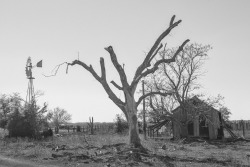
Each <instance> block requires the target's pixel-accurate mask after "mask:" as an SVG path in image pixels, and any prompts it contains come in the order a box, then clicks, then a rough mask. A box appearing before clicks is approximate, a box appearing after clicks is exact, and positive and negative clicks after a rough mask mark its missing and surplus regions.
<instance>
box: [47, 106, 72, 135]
mask: <svg viewBox="0 0 250 167" xmlns="http://www.w3.org/2000/svg"><path fill="white" fill-rule="evenodd" d="M50 116H51V122H52V124H53V125H54V126H55V128H56V132H55V133H59V127H60V124H64V123H67V122H69V121H70V120H71V115H70V114H69V113H68V112H67V111H66V110H64V109H61V108H59V107H57V108H55V109H54V110H53V111H52V112H50Z"/></svg>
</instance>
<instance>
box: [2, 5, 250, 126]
mask: <svg viewBox="0 0 250 167" xmlns="http://www.w3.org/2000/svg"><path fill="white" fill-rule="evenodd" d="M249 7H250V1H248V0H240V1H237V0H219V1H218V0H189V1H186V0H126V1H122V0H100V1H97V0H71V1H69V0H36V1H34V0H22V1H20V0H0V23H1V24H0V25H1V26H0V76H1V79H0V93H2V94H3V93H5V94H11V93H13V92H19V93H20V94H21V96H22V97H23V98H25V97H26V91H27V87H28V80H27V78H26V75H25V66H26V61H27V58H28V57H29V56H30V57H31V60H32V63H33V65H34V64H36V63H37V62H38V61H40V60H43V67H42V68H34V69H33V76H34V77H35V80H34V87H35V90H41V91H43V92H44V96H42V97H40V98H39V99H38V103H39V104H43V103H44V102H47V103H48V105H49V106H48V107H49V109H53V108H55V107H60V108H64V109H66V110H67V111H68V112H69V113H70V114H72V122H85V121H88V118H89V117H90V116H91V117H92V116H93V117H94V121H96V122H105V121H106V122H108V121H113V120H114V119H115V115H116V114H121V113H122V112H121V111H120V110H119V108H118V107H116V105H115V104H113V102H112V101H111V100H110V99H109V98H108V95H107V94H106V92H105V91H104V89H103V88H102V86H101V85H100V83H98V82H97V81H96V80H95V79H94V78H93V76H92V75H91V74H90V73H89V72H87V71H86V70H84V69H83V68H82V67H80V66H73V67H69V71H68V74H66V66H65V65H62V66H61V67H60V69H59V70H58V73H57V75H56V76H54V77H44V75H50V74H52V73H51V70H53V68H54V67H55V66H56V65H58V64H61V63H63V62H72V61H73V60H75V59H78V57H79V59H80V60H81V61H83V62H85V63H86V64H92V65H93V67H94V69H95V70H96V72H97V73H98V74H100V65H99V60H100V57H103V58H104V59H105V65H106V70H107V78H108V80H109V81H111V80H114V81H116V82H117V83H120V82H119V76H118V75H117V72H116V71H115V68H114V67H113V65H112V63H111V62H110V59H109V54H108V52H107V51H105V50H104V47H107V46H109V45H112V46H113V48H114V50H115V52H116V54H117V57H118V60H119V62H120V63H121V64H123V63H124V64H125V71H126V73H127V77H128V79H129V81H131V80H132V78H133V76H134V72H135V70H136V69H137V67H138V66H139V65H140V63H141V62H142V61H143V59H144V57H145V54H146V53H147V52H148V51H149V49H150V48H151V46H152V45H153V43H154V41H155V40H156V39H157V37H158V36H159V35H160V34H161V33H162V32H163V31H164V30H165V29H166V28H167V27H168V25H169V22H170V19H171V17H172V16H173V15H176V20H178V19H181V20H182V22H181V24H179V26H178V27H177V28H175V29H174V30H173V31H172V32H171V34H170V35H169V36H168V37H167V38H166V39H164V42H167V46H168V47H170V48H171V47H177V46H178V45H180V44H181V43H182V42H183V41H184V40H186V39H190V43H200V44H203V45H207V44H209V45H211V46H212V47H213V49H212V50H210V51H209V53H208V55H209V59H208V60H207V61H206V63H205V65H204V68H203V69H204V70H205V71H206V74H205V75H204V76H203V77H202V78H201V79H200V83H201V85H202V90H201V91H202V92H203V93H205V94H206V95H208V96H217V95H218V94H220V95H222V96H224V97H225V100H224V102H225V103H224V105H225V106H227V107H228V108H229V109H230V111H231V112H232V115H231V119H232V120H238V119H245V120H250V109H249V104H248V103H249V102H250V97H249V94H250V87H249V85H250V75H249V74H250V65H249V62H250V55H249V48H250V41H249V40H250V33H249V30H250V19H249V17H250V10H249ZM78 55H79V56H78ZM43 74H44V75H43ZM110 86H111V87H112V89H113V90H114V91H115V93H116V94H117V96H118V97H122V96H123V94H122V92H119V91H116V90H115V88H113V86H112V85H110Z"/></svg>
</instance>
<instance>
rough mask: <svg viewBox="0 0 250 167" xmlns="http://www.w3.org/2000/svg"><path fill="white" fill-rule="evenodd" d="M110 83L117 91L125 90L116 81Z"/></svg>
mask: <svg viewBox="0 0 250 167" xmlns="http://www.w3.org/2000/svg"><path fill="white" fill-rule="evenodd" d="M110 83H112V84H113V85H114V86H115V87H116V88H117V89H119V90H123V88H122V87H121V86H119V85H118V84H117V83H115V81H111V82H110Z"/></svg>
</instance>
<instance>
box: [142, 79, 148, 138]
mask: <svg viewBox="0 0 250 167" xmlns="http://www.w3.org/2000/svg"><path fill="white" fill-rule="evenodd" d="M142 94H143V95H144V94H145V92H144V80H142ZM145 112H146V111H145V98H144V99H143V134H144V139H145V140H146V139H147V128H146V126H147V125H146V116H145Z"/></svg>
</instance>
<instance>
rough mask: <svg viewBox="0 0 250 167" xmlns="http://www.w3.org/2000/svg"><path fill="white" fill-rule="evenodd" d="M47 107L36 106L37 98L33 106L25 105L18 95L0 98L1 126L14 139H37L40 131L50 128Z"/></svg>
mask: <svg viewBox="0 0 250 167" xmlns="http://www.w3.org/2000/svg"><path fill="white" fill-rule="evenodd" d="M46 112H47V105H46V104H44V106H43V107H40V106H38V105H36V98H35V99H34V100H33V102H32V103H31V104H28V103H25V101H24V100H23V99H22V98H21V96H20V95H19V94H18V93H13V94H12V95H2V96H1V97H0V116H1V117H0V124H1V127H2V128H6V127H7V129H8V131H9V135H10V136H13V137H17V136H21V137H24V136H27V137H37V135H39V131H40V130H42V129H43V128H44V127H45V126H48V122H47V117H46V115H45V113H46Z"/></svg>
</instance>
